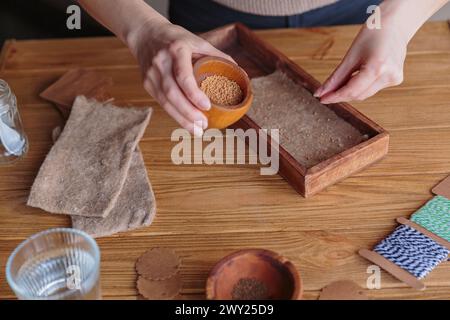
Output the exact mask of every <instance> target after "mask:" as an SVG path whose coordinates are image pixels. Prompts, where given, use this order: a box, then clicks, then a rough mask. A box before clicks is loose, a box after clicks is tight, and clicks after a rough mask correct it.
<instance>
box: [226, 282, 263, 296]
mask: <svg viewBox="0 0 450 320" xmlns="http://www.w3.org/2000/svg"><path fill="white" fill-rule="evenodd" d="M231 297H232V298H233V300H264V299H267V298H268V290H267V286H266V284H265V283H264V282H262V281H260V280H258V279H255V278H242V279H239V281H238V282H237V283H236V284H235V285H234V287H233V291H232V292H231Z"/></svg>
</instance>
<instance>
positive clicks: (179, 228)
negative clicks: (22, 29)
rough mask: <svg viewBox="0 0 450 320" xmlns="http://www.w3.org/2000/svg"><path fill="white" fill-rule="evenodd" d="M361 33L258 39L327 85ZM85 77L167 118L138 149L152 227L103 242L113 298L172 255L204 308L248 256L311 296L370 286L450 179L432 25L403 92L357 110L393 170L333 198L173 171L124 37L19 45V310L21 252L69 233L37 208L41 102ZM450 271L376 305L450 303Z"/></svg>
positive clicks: (235, 174)
mask: <svg viewBox="0 0 450 320" xmlns="http://www.w3.org/2000/svg"><path fill="white" fill-rule="evenodd" d="M357 31H358V27H357V26H342V27H331V28H313V29H291V30H270V31H258V32H257V34H258V35H259V36H261V37H262V38H263V39H264V40H266V41H268V42H269V43H271V44H272V45H274V46H275V47H277V48H278V49H279V50H281V51H282V52H283V53H285V54H286V55H288V56H289V57H290V58H291V59H293V60H294V61H295V62H296V63H298V64H299V65H301V66H302V67H303V68H304V69H305V70H306V71H307V72H309V73H311V74H312V75H313V76H314V77H316V78H317V79H319V80H320V81H323V80H324V79H325V78H326V77H327V76H328V75H329V74H330V72H331V71H332V70H333V68H334V67H336V65H337V64H338V63H339V61H340V59H341V58H342V57H343V55H344V54H345V52H346V50H347V48H348V46H349V45H350V43H351V41H352V39H353V37H354V36H355V35H356V33H357ZM73 67H86V68H90V69H93V70H98V71H100V72H102V73H104V74H106V75H109V76H111V77H112V78H113V79H114V86H113V89H112V90H111V91H112V92H111V94H112V95H113V96H114V97H115V98H116V100H117V103H118V104H123V105H138V106H143V105H151V106H154V107H155V113H154V115H153V117H152V121H151V123H150V126H149V127H148V129H147V131H146V133H145V136H144V138H143V139H142V141H141V143H140V147H141V149H142V152H143V155H144V159H145V163H146V166H147V169H148V174H149V177H150V179H151V181H152V184H153V187H154V191H155V194H156V201H157V208H158V209H157V215H156V219H155V221H154V223H153V225H152V226H150V227H147V228H144V229H140V230H137V231H134V232H128V233H123V234H118V235H116V236H113V237H107V238H102V239H99V240H98V243H99V245H100V248H101V252H102V264H101V282H102V291H103V297H104V298H105V299H136V298H138V296H137V292H136V289H135V282H136V274H135V271H134V263H135V260H136V259H137V258H138V257H139V256H140V255H141V254H142V253H143V252H145V251H146V250H147V249H148V248H151V247H155V246H165V247H170V248H173V249H174V250H176V251H177V253H178V254H179V255H180V256H181V258H182V260H183V263H182V266H181V274H182V277H183V289H182V298H183V299H192V298H204V291H205V282H206V277H207V274H208V272H209V270H210V269H211V268H212V267H213V265H214V264H215V262H217V261H218V260H219V259H220V258H222V257H223V256H225V255H227V254H229V253H231V252H233V251H234V250H238V249H243V248H252V247H256V248H265V249H270V250H275V251H277V252H278V253H280V254H283V255H285V256H286V257H288V258H289V259H291V261H292V262H293V263H294V264H295V266H296V267H297V269H298V270H299V271H300V274H301V276H302V278H303V283H304V288H305V294H304V297H305V298H307V299H316V298H317V297H318V294H319V291H320V289H321V288H322V287H324V286H325V285H327V284H329V283H330V282H333V281H336V280H352V281H355V282H356V283H358V284H359V285H360V286H362V287H365V286H366V279H367V277H368V274H367V273H366V269H367V267H368V266H369V265H370V263H369V262H368V261H366V260H364V259H363V258H361V257H359V256H358V254H357V251H358V250H359V249H360V248H371V247H372V246H373V245H374V244H375V243H377V242H378V241H379V240H380V239H382V238H383V237H385V236H386V235H387V234H389V233H390V232H391V231H392V230H393V228H394V227H395V226H396V222H395V218H397V217H409V216H410V215H411V214H412V213H413V212H414V211H415V210H417V209H418V208H419V207H420V206H421V205H423V204H424V203H425V202H426V201H427V200H428V199H430V197H431V196H432V195H431V192H430V190H431V188H432V187H433V186H434V185H436V184H437V183H438V182H439V181H441V180H442V179H443V178H444V177H445V176H447V175H448V174H450V142H449V137H450V30H449V28H448V25H447V23H446V22H436V23H428V24H426V25H425V26H424V27H423V28H422V29H421V30H420V31H419V33H418V34H417V35H416V37H415V38H414V39H413V41H412V42H411V44H410V46H409V53H408V57H407V61H406V67H405V82H404V83H403V84H402V85H401V86H399V87H395V88H390V89H387V90H384V91H383V92H381V93H379V94H377V95H376V96H375V97H372V98H370V99H368V100H367V101H364V102H355V103H353V105H354V106H355V107H356V108H357V109H358V110H359V111H361V112H363V113H364V114H365V115H367V116H368V117H369V118H371V119H372V120H374V121H375V122H377V123H378V124H380V125H381V126H383V127H384V128H385V129H387V130H388V131H389V132H390V133H391V143H390V153H389V155H388V157H387V158H385V159H384V160H383V161H382V162H380V163H378V164H376V165H374V166H373V167H370V168H369V169H367V170H365V171H363V172H361V173H358V174H356V175H354V176H352V177H350V178H347V179H346V180H344V181H343V182H340V183H339V184H337V185H334V186H332V187H330V188H328V189H327V190H326V191H324V192H321V193H320V194H318V195H316V196H314V197H312V198H310V199H304V198H301V197H300V196H299V195H298V194H297V193H296V192H295V191H294V190H293V189H292V188H291V187H290V186H289V185H288V184H287V183H286V182H285V181H284V180H283V179H282V178H281V177H279V176H260V175H259V167H258V166H253V165H229V166H225V165H224V166H221V165H214V166H207V165H182V166H176V165H174V164H172V162H171V160H170V152H171V148H172V146H173V145H174V144H175V143H174V142H171V141H170V134H171V132H172V131H173V130H174V129H175V128H177V125H176V123H175V122H174V121H173V120H171V119H170V118H169V117H168V116H167V115H166V114H165V113H164V111H163V110H161V108H160V107H159V106H157V104H156V103H155V102H154V101H153V100H152V99H151V97H150V96H149V95H148V94H147V93H146V92H145V91H144V89H143V88H142V86H141V80H140V75H139V70H138V68H137V65H136V63H135V61H134V59H133V57H132V56H131V55H130V54H129V53H128V50H127V49H126V48H125V47H124V46H123V45H122V44H121V43H120V42H119V41H118V40H117V39H114V38H93V39H72V40H64V39H62V40H39V41H38V40H31V41H8V42H7V43H6V44H5V45H4V47H3V51H2V52H1V54H0V78H2V79H5V80H6V81H7V82H8V83H9V84H10V85H11V87H12V89H13V90H14V92H15V93H16V95H17V97H18V102H19V109H20V113H21V116H22V119H23V122H24V126H25V130H26V132H27V134H28V137H29V139H30V151H29V153H28V155H27V156H26V158H24V159H23V160H22V161H20V162H18V163H16V164H15V165H13V166H10V167H0V299H13V298H14V294H13V292H12V291H11V290H10V288H9V286H8V285H7V283H6V280H5V264H6V260H7V258H8V256H9V254H10V253H11V251H12V250H13V249H14V248H15V247H16V246H17V245H18V244H19V243H20V242H21V241H23V240H24V239H25V238H27V237H29V236H30V235H31V234H33V233H36V232H38V231H41V230H44V229H47V228H51V227H58V226H69V219H68V218H67V217H64V216H59V215H51V214H48V213H46V212H44V211H42V210H39V209H35V208H30V207H27V206H26V205H25V202H26V199H27V196H28V193H29V189H30V187H31V184H32V182H33V179H34V177H35V176H36V174H37V171H38V169H39V167H40V165H41V163H42V161H43V159H44V157H45V155H46V154H47V152H48V151H49V149H50V147H51V131H52V129H53V128H54V127H55V126H58V125H60V124H62V119H61V117H60V116H59V114H58V111H57V110H56V109H55V108H54V107H53V106H51V105H50V104H48V103H46V102H45V101H44V100H42V99H41V98H39V96H38V94H39V93H40V92H41V91H42V90H43V89H45V88H46V87H47V86H48V85H49V84H50V83H52V82H53V81H55V80H56V79H57V78H58V77H60V76H61V75H62V74H63V73H64V72H66V71H67V70H68V69H70V68H73ZM449 274H450V263H446V264H442V265H440V266H439V267H438V268H437V269H436V270H435V271H434V272H432V273H431V274H430V275H429V276H428V277H427V278H426V279H425V281H424V282H425V284H426V285H427V289H426V290H425V291H416V290H414V289H411V288H408V287H407V286H406V285H404V284H402V283H401V282H399V281H398V280H396V279H394V278H393V277H391V276H390V275H388V274H387V273H384V272H383V273H382V279H381V284H382V289H380V290H369V291H368V293H367V294H368V296H369V297H371V298H375V299H392V298H394V299H450V277H449Z"/></svg>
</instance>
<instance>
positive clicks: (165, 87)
mask: <svg viewBox="0 0 450 320" xmlns="http://www.w3.org/2000/svg"><path fill="white" fill-rule="evenodd" d="M163 75H164V76H163ZM144 88H145V89H146V90H147V92H149V93H150V94H151V95H152V96H153V97H154V98H155V99H156V100H157V101H158V102H159V103H160V105H161V106H162V107H163V108H164V110H165V111H166V112H167V113H168V114H169V115H170V116H171V117H172V118H173V119H174V120H175V121H177V122H178V123H179V124H180V125H181V126H182V127H183V128H185V129H187V130H188V131H189V132H191V133H192V134H195V135H196V136H201V135H202V134H203V129H204V128H206V127H207V125H208V124H207V118H206V116H205V115H204V114H203V113H202V112H201V111H199V110H198V109H197V108H195V107H194V106H193V105H192V104H191V103H190V101H189V100H187V98H186V97H185V96H184V94H183V93H182V91H181V90H180V88H179V87H178V85H177V83H176V82H175V79H174V78H173V76H172V62H171V58H170V55H169V53H168V52H165V53H164V52H160V53H158V55H157V56H156V57H155V58H154V60H153V66H152V67H151V68H150V70H149V71H148V72H147V78H146V80H145V81H144Z"/></svg>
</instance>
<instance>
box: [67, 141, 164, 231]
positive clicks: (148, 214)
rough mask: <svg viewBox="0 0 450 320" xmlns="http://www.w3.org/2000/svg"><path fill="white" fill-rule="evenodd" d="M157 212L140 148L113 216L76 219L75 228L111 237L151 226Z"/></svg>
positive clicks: (132, 161) (77, 217) (112, 211)
mask: <svg viewBox="0 0 450 320" xmlns="http://www.w3.org/2000/svg"><path fill="white" fill-rule="evenodd" d="M155 211H156V205H155V196H154V194H153V190H152V187H151V185H150V181H149V180H148V176H147V170H146V169H145V165H144V159H143V158H142V154H141V151H140V150H139V148H138V149H136V150H135V151H134V152H133V156H132V158H131V165H130V170H129V171H128V176H127V179H126V180H125V184H124V186H123V188H122V192H121V193H120V195H119V198H118V199H117V202H116V205H115V206H114V208H113V209H112V210H111V212H110V214H109V215H108V216H107V217H106V218H90V217H80V216H72V227H73V228H75V229H79V230H82V231H84V232H86V233H88V234H90V235H91V236H93V237H103V236H109V235H112V234H115V233H117V232H124V231H130V230H134V229H137V228H140V227H143V226H149V225H150V224H151V223H152V221H153V218H154V216H155Z"/></svg>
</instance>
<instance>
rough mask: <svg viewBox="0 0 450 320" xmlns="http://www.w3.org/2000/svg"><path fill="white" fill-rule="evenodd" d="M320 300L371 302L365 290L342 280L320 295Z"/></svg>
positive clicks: (332, 284)
mask: <svg viewBox="0 0 450 320" xmlns="http://www.w3.org/2000/svg"><path fill="white" fill-rule="evenodd" d="M319 300H369V298H368V297H367V296H366V294H365V292H364V289H362V288H361V287H360V286H358V285H357V284H356V283H354V282H353V281H349V280H342V281H336V282H333V283H330V284H329V285H327V286H325V287H324V288H323V289H322V292H321V293H320V296H319Z"/></svg>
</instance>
